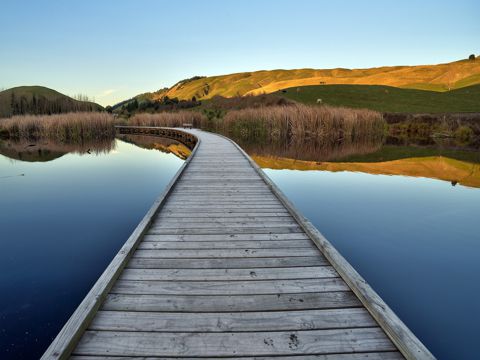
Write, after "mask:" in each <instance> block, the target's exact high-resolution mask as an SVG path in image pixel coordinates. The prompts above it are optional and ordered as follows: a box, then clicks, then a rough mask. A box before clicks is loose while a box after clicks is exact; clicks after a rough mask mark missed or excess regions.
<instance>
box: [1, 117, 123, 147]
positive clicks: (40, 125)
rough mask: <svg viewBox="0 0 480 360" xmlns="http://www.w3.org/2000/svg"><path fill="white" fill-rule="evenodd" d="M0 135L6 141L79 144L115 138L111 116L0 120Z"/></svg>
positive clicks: (12, 118)
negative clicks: (35, 140) (15, 139)
mask: <svg viewBox="0 0 480 360" xmlns="http://www.w3.org/2000/svg"><path fill="white" fill-rule="evenodd" d="M0 131H1V132H2V134H3V135H6V136H7V137H9V138H17V139H51V140H56V141H60V142H81V141H85V140H99V139H106V138H113V137H115V128H114V119H113V116H112V115H110V114H107V113H100V112H78V113H68V114H58V115H25V116H14V117H11V118H8V119H0Z"/></svg>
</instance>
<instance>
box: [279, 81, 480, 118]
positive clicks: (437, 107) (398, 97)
mask: <svg viewBox="0 0 480 360" xmlns="http://www.w3.org/2000/svg"><path fill="white" fill-rule="evenodd" d="M278 94H281V95H282V96H285V97H286V98H288V99H291V100H295V101H298V102H302V103H306V104H317V103H319V102H320V100H321V103H323V104H328V105H334V106H346V107H353V108H366V109H372V110H377V111H381V112H405V113H448V112H480V85H473V86H469V87H465V88H461V89H456V90H450V91H446V92H438V91H427V90H416V89H403V88H397V87H391V86H383V85H314V86H300V87H294V88H288V89H284V90H280V91H279V92H278Z"/></svg>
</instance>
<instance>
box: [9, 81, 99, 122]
mask: <svg viewBox="0 0 480 360" xmlns="http://www.w3.org/2000/svg"><path fill="white" fill-rule="evenodd" d="M101 110H103V107H101V106H100V105H98V104H96V103H93V102H88V101H79V100H75V99H73V98H71V97H69V96H67V95H64V94H62V93H59V92H58V91H55V90H52V89H49V88H46V87H43V86H19V87H15V88H11V89H7V90H4V91H1V92H0V118H1V117H10V116H12V115H24V114H58V113H65V112H72V111H101Z"/></svg>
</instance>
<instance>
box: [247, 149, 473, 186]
mask: <svg viewBox="0 0 480 360" xmlns="http://www.w3.org/2000/svg"><path fill="white" fill-rule="evenodd" d="M252 157H253V159H254V160H255V162H256V163H257V164H258V165H259V166H261V167H262V168H268V169H289V170H324V171H333V172H337V171H355V172H363V173H368V174H378V175H402V176H414V177H425V178H431V179H439V180H445V181H450V182H452V184H456V183H459V184H462V185H465V186H471V187H480V164H475V163H470V162H466V161H460V160H455V159H450V158H446V157H443V156H432V157H421V158H408V159H400V160H393V161H384V162H366V163H360V162H357V163H355V162H313V161H302V160H294V159H288V158H274V157H264V156H252Z"/></svg>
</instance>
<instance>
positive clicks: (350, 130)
mask: <svg viewBox="0 0 480 360" xmlns="http://www.w3.org/2000/svg"><path fill="white" fill-rule="evenodd" d="M222 126H223V129H222V130H223V132H225V133H228V134H232V135H237V136H243V137H246V138H264V139H268V140H272V139H292V140H293V141H295V140H299V141H303V140H305V139H314V140H317V141H322V142H326V143H336V142H351V141H355V140H358V139H364V138H365V139H377V138H383V136H384V132H385V126H386V123H385V121H384V120H383V117H382V115H381V114H380V113H378V112H376V111H371V110H363V109H349V108H341V107H329V106H306V105H294V106H271V107H262V108H255V109H253V108H249V109H243V110H234V111H230V112H228V113H227V114H226V115H225V117H224V119H223V123H222Z"/></svg>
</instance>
